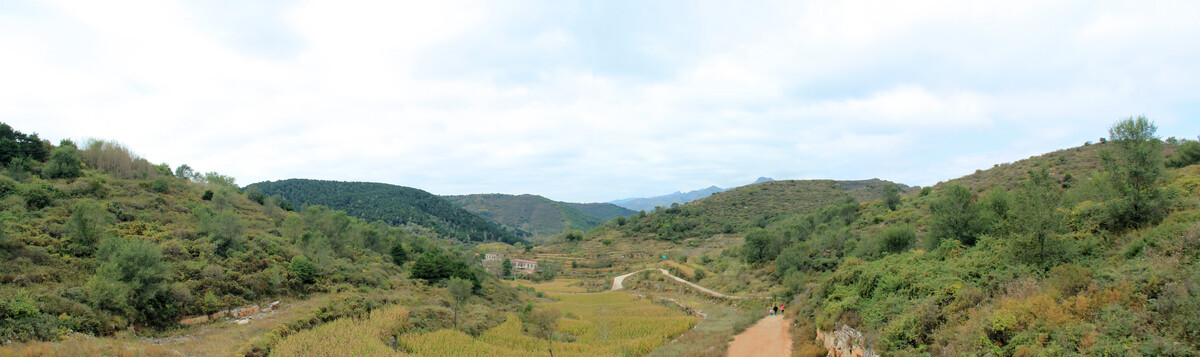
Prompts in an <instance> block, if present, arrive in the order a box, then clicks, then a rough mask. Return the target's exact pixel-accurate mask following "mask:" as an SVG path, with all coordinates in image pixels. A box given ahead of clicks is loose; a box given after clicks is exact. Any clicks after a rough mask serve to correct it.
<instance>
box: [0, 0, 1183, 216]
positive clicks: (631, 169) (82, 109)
mask: <svg viewBox="0 0 1200 357" xmlns="http://www.w3.org/2000/svg"><path fill="white" fill-rule="evenodd" d="M1197 19H1200V2H1196V1H1178V2H1171V1H1161V2H1158V1H1156V2H1141V1H1117V2H1096V1H1079V2H1057V1H1051V2H1047V1H1040V0H1039V1H998V2H993V3H986V2H979V1H887V2H882V1H881V2H860V1H779V2H757V1H736V2H728V1H727V2H698V1H678V2H671V1H586V2H571V1H560V0H555V1H542V2H514V1H485V2H458V1H445V0H438V1H379V2H357V1H345V0H337V1H307V2H284V1H240V0H233V1H210V0H197V1H163V0H152V1H140V2H124V1H47V2H32V1H23V0H15V1H13V0H5V1H0V121H2V122H5V123H8V124H10V125H12V126H13V127H15V128H16V129H17V130H21V131H23V132H37V133H39V134H40V135H41V136H42V137H43V138H47V139H51V140H53V141H55V142H56V143H57V141H58V140H59V139H62V138H71V139H81V138H85V137H98V138H105V139H113V140H117V141H120V142H122V143H125V144H126V145H128V146H130V147H131V148H133V149H134V151H136V152H137V153H139V154H140V155H142V156H143V157H145V158H147V159H149V160H150V161H152V162H155V163H160V162H166V163H168V164H171V165H172V166H173V167H174V166H177V165H179V164H185V163H186V164H189V165H190V166H192V167H193V168H195V169H197V170H199V171H218V172H221V173H223V174H226V175H231V176H234V177H236V178H237V180H238V183H239V184H242V185H245V184H249V183H254V182H259V181H263V180H278V179H286V178H315V179H332V180H345V181H373V182H386V183H393V184H399V185H405V186H412V187H417V188H421V189H424V190H427V191H430V192H433V193H437V194H464V193H493V192H499V193H512V194H520V193H534V194H541V195H543V196H547V197H549V198H552V199H556V200H567V201H586V202H590V201H609V200H614V199H618V198H625V197H640V196H653V195H659V194H665V193H669V192H672V191H676V190H684V191H686V190H691V189H697V188H701V187H706V186H709V185H717V186H722V187H731V186H738V185H742V184H746V183H749V182H751V181H753V180H754V179H755V178H757V177H759V176H769V177H773V178H776V179H808V178H832V179H867V178H881V179H887V180H892V181H897V182H901V183H905V184H909V185H931V184H934V183H937V182H939V181H944V180H948V179H951V178H955V177H958V176H962V175H965V174H969V173H971V172H973V171H975V170H976V169H986V168H989V167H991V166H992V165H993V164H997V163H1004V162H1012V161H1016V160H1019V159H1022V158H1026V157H1029V156H1030V155H1036V154H1041V153H1045V152H1049V151H1053V150H1057V149H1062V148H1067V147H1072V146H1077V145H1081V144H1083V142H1084V141H1088V140H1091V141H1095V140H1097V139H1098V138H1099V137H1101V136H1106V135H1107V128H1108V126H1109V125H1110V124H1112V123H1113V122H1115V121H1117V120H1119V119H1121V118H1124V117H1129V116H1134V115H1141V114H1144V115H1146V116H1148V117H1149V118H1150V119H1151V120H1153V121H1155V122H1156V123H1157V124H1158V126H1159V135H1160V136H1163V137H1168V136H1178V137H1189V138H1194V137H1195V136H1196V135H1198V134H1200V45H1198V43H1200V21H1198V20H1197Z"/></svg>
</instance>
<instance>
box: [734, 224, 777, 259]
mask: <svg viewBox="0 0 1200 357" xmlns="http://www.w3.org/2000/svg"><path fill="white" fill-rule="evenodd" d="M742 253H743V254H744V258H745V260H746V263H747V264H758V263H765V262H768V261H772V260H775V257H776V256H778V255H779V242H778V239H776V237H775V235H774V234H771V232H768V231H767V230H765V229H758V228H756V229H754V230H752V231H750V233H747V234H746V242H745V243H743V244H742Z"/></svg>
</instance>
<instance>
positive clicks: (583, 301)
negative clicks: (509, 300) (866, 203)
mask: <svg viewBox="0 0 1200 357" xmlns="http://www.w3.org/2000/svg"><path fill="white" fill-rule="evenodd" d="M554 296H555V297H556V298H557V299H559V301H555V302H549V303H543V304H540V307H544V308H552V309H556V310H558V311H560V312H562V314H563V317H562V318H561V319H559V320H558V328H557V331H558V332H561V333H565V334H567V335H570V336H572V337H573V340H574V341H570V342H562V341H554V342H553V348H554V355H555V356H625V355H637V356H641V355H645V354H648V353H650V351H652V350H654V349H655V348H656V347H658V346H660V345H662V344H663V343H666V342H668V341H670V340H671V339H672V338H674V337H676V336H679V335H680V334H683V333H684V332H686V331H687V330H688V329H690V328H692V326H694V325H695V324H696V322H697V321H698V318H696V317H693V316H690V315H687V314H686V313H684V312H682V311H679V310H676V309H674V308H669V307H665V306H663V305H659V304H657V303H653V302H651V301H649V300H646V299H639V298H637V297H635V296H631V295H627V294H624V293H616V292H614V293H601V294H579V295H554ZM400 345H401V349H402V350H407V351H409V352H411V353H413V354H415V355H422V356H426V355H428V356H479V355H490V356H543V355H545V356H549V355H550V353H549V350H548V349H549V348H550V347H551V341H548V340H545V339H539V338H535V337H532V336H529V335H528V334H525V333H523V332H522V331H521V319H520V317H519V316H517V315H515V314H514V315H510V316H509V317H508V320H507V321H506V322H504V323H503V324H501V325H500V326H497V327H495V328H493V329H491V330H489V331H487V332H485V333H484V334H482V335H480V336H479V338H472V337H471V336H469V335H466V334H463V333H461V332H458V331H453V330H440V331H435V332H431V333H423V334H406V335H403V336H401V337H400Z"/></svg>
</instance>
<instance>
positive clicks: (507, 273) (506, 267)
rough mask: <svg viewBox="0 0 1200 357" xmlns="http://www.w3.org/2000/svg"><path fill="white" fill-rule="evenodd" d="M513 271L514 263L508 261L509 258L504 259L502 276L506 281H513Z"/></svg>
mask: <svg viewBox="0 0 1200 357" xmlns="http://www.w3.org/2000/svg"><path fill="white" fill-rule="evenodd" d="M512 269H513V268H512V261H511V260H508V258H504V263H501V266H500V276H502V277H504V278H505V279H512V277H513V270H512Z"/></svg>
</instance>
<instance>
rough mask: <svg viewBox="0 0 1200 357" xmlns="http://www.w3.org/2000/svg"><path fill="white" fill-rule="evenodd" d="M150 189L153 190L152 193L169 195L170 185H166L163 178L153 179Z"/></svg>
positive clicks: (165, 180)
mask: <svg viewBox="0 0 1200 357" xmlns="http://www.w3.org/2000/svg"><path fill="white" fill-rule="evenodd" d="M150 188H151V189H153V190H154V192H158V193H170V192H171V185H170V184H169V183H167V179H166V178H165V177H159V178H156V179H154V183H153V184H151V185H150Z"/></svg>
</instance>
